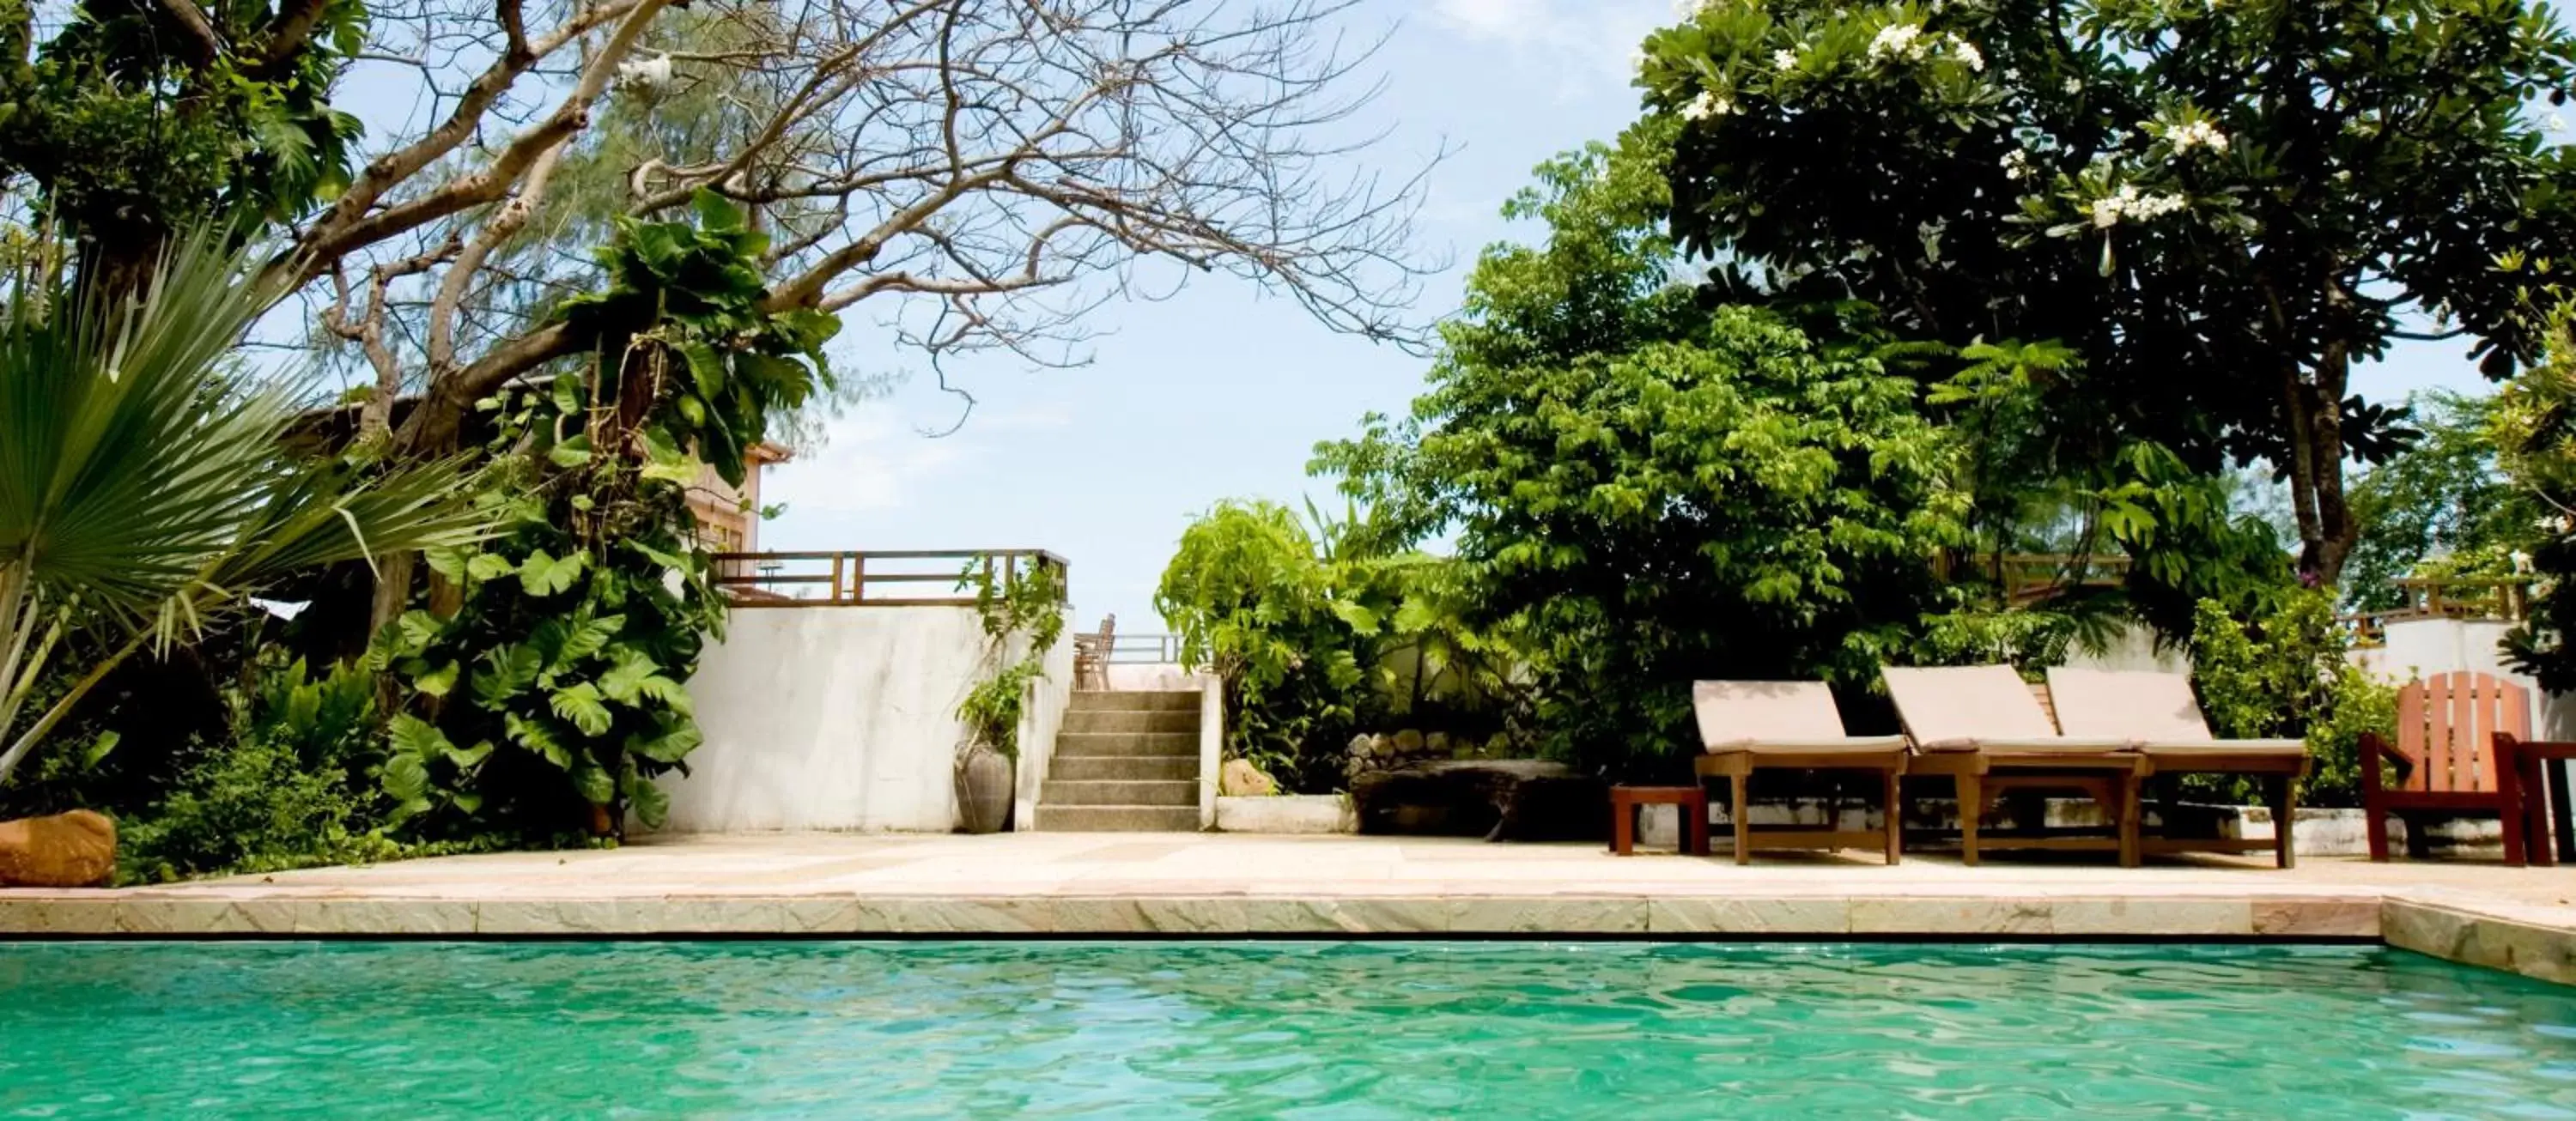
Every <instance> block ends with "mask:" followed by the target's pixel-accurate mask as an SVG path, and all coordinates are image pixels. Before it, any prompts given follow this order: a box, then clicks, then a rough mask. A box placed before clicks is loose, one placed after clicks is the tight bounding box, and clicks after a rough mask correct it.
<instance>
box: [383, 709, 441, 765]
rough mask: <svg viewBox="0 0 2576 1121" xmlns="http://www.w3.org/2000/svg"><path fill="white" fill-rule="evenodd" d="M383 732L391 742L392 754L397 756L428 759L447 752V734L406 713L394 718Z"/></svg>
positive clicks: (435, 726)
mask: <svg viewBox="0 0 2576 1121" xmlns="http://www.w3.org/2000/svg"><path fill="white" fill-rule="evenodd" d="M385 731H386V733H387V736H388V738H390V739H391V740H392V741H393V747H394V752H395V754H396V755H398V756H411V757H413V758H416V759H430V758H435V757H436V756H438V755H439V754H440V753H441V752H444V751H446V750H448V743H447V733H445V732H442V731H439V730H438V726H437V725H434V724H431V723H430V722H429V721H426V720H423V719H421V718H420V717H417V716H414V715H412V714H410V713H408V712H406V713H403V714H402V715H400V716H396V717H394V719H393V723H391V724H390V725H387V726H386V729H385Z"/></svg>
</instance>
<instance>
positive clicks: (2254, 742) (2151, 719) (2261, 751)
mask: <svg viewBox="0 0 2576 1121" xmlns="http://www.w3.org/2000/svg"><path fill="white" fill-rule="evenodd" d="M2048 693H2049V698H2050V700H2051V702H2052V703H2053V707H2054V708H2056V710H2057V726H2058V728H2059V729H2060V730H2061V731H2063V732H2064V733H2065V734H2067V735H2069V736H2076V737H2081V738H2085V739H2124V740H2126V741H2128V743H2129V745H2130V747H2131V748H2132V749H2134V750H2135V751H2137V753H2138V754H2139V755H2140V756H2143V757H2144V758H2145V760H2146V766H2145V769H2144V770H2142V771H2140V772H2139V775H2138V779H2139V782H2140V783H2141V784H2143V783H2146V782H2148V781H2151V780H2153V779H2154V778H2155V777H2157V776H2159V775H2186V774H2223V775H2248V776H2251V777H2254V778H2257V779H2260V780H2261V781H2262V783H2263V797H2264V803H2265V804H2266V805H2268V806H2269V807H2271V810H2272V836H2271V838H2270V839H2268V840H2267V839H2264V838H2260V837H2253V838H2245V837H2213V838H2189V837H2175V836H2172V835H2171V832H2172V829H2173V821H2172V815H2170V814H2168V815H2167V816H2166V821H2165V830H2166V834H2167V835H2165V836H2160V837H2147V838H2144V839H2143V840H2141V841H2140V848H2141V850H2142V851H2145V852H2260V851H2262V850H2264V849H2270V850H2272V860H2273V863H2274V864H2276V865H2278V866H2280V867H2283V868H2288V867H2292V866H2293V865H2295V864H2296V863H2297V862H2298V857H2297V854H2296V853H2295V852H2294V851H2292V850H2293V847H2294V842H2293V840H2292V836H2291V834H2292V832H2293V829H2292V827H2293V824H2294V822H2295V820H2296V818H2297V815H2298V810H2299V806H2298V783H2299V780H2300V779H2302V778H2306V777H2307V774H2308V767H2309V761H2308V745H2307V743H2306V742H2305V741H2303V740H2293V739H2238V740H2222V739H2219V738H2217V737H2215V736H2212V735H2210V734H2209V724H2208V723H2207V722H2206V721H2204V720H2202V719H2201V715H2200V702H2199V701H2198V700H2197V699H2195V698H2194V697H2193V696H2192V692H2191V679H2190V678H2188V677H2186V676H2184V675H2182V674H2179V673H2158V672H2155V671H2152V670H2094V669H2069V668H2066V667H2059V668H2056V669H2052V670H2049V671H2048ZM2132 812H2134V810H2133V811H2132Z"/></svg>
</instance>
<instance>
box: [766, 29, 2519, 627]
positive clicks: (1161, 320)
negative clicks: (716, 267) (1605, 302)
mask: <svg viewBox="0 0 2576 1121" xmlns="http://www.w3.org/2000/svg"><path fill="white" fill-rule="evenodd" d="M1670 16H1671V4H1670V3H1669V2H1668V0H1374V2H1372V3H1369V4H1366V5H1364V6H1363V7H1362V8H1361V9H1359V10H1358V11H1357V12H1355V13H1354V16H1353V19H1352V21H1351V22H1352V24H1353V30H1354V31H1355V32H1357V33H1359V34H1363V35H1365V34H1374V33H1385V34H1387V35H1388V36H1389V38H1388V40H1387V43H1386V46H1385V48H1384V50H1383V51H1382V52H1381V53H1380V54H1379V55H1378V57H1377V58H1376V60H1375V69H1376V70H1378V71H1379V72H1380V73H1381V74H1382V75H1383V77H1384V78H1385V81H1386V83H1387V84H1386V90H1385V93H1384V94H1383V96H1381V97H1380V98H1379V99H1378V100H1377V101H1376V102H1375V103H1374V104H1373V105H1372V106H1371V107H1370V108H1369V109H1368V110H1367V111H1366V115H1367V117H1368V118H1369V119H1368V121H1366V122H1364V123H1369V124H1373V125H1374V126H1376V127H1380V128H1384V129H1386V130H1388V132H1389V135H1388V137H1387V139H1386V140H1385V141H1384V142H1383V143H1382V144H1381V145H1380V147H1379V148H1378V149H1377V150H1376V151H1375V152H1374V153H1373V154H1372V156H1371V160H1372V162H1373V163H1377V164H1380V165H1382V166H1384V167H1386V168H1387V169H1388V170H1389V171H1390V172H1403V171H1409V170H1411V169H1414V168H1417V167H1419V166H1420V165H1421V164H1422V163H1423V162H1424V161H1425V160H1426V159H1428V158H1429V157H1430V156H1431V155H1432V154H1433V153H1435V152H1438V151H1440V150H1441V149H1442V148H1443V146H1444V145H1445V146H1446V147H1448V148H1449V149H1451V150H1452V154H1451V156H1450V157H1449V158H1448V159H1447V160H1446V161H1444V162H1443V163H1441V164H1440V166H1438V167H1437V168H1436V169H1434V170H1433V172H1432V174H1431V177H1430V180H1429V192H1428V196H1427V202H1426V205H1425V207H1424V210H1423V213H1422V215H1421V217H1420V220H1419V222H1418V224H1417V236H1418V237H1419V238H1420V240H1421V243H1422V245H1423V248H1424V249H1426V250H1427V251H1429V252H1431V253H1433V254H1439V253H1441V252H1443V251H1445V252H1446V253H1447V255H1448V256H1449V257H1450V258H1451V259H1453V260H1454V261H1455V262H1456V263H1455V265H1454V266H1453V267H1452V268H1450V269H1449V271H1448V272H1446V273H1444V274H1442V275H1439V276H1436V277H1433V278H1431V280H1430V281H1429V283H1427V284H1426V285H1425V287H1424V291H1423V296H1422V303H1421V305H1420V307H1419V309H1418V314H1419V317H1420V318H1422V319H1425V320H1428V319H1432V318H1436V317H1438V316H1440V315H1442V314H1444V313H1446V312H1447V311H1448V310H1449V309H1451V308H1454V307H1455V306H1456V304H1457V301H1458V294H1459V285H1460V282H1461V279H1462V277H1463V275H1464V272H1465V268H1466V265H1467V263H1468V262H1469V261H1471V260H1472V259H1473V257H1474V254H1475V252H1476V250H1477V249H1478V248H1480V247H1481V246H1484V245H1486V244H1489V243H1491V242H1494V241H1497V240H1503V239H1506V238H1512V239H1525V238H1529V237H1531V236H1533V235H1534V231H1532V230H1529V229H1527V228H1520V229H1515V228H1514V227H1512V226H1510V225H1509V224H1507V223H1504V222H1503V221H1502V220H1501V218H1500V217H1499V216H1498V214H1497V211H1498V210H1499V208H1500V207H1501V205H1502V203H1503V201H1504V199H1506V198H1508V197H1509V196H1510V195H1511V194H1512V192H1514V191H1516V190H1518V189H1520V188H1521V187H1522V186H1523V185H1525V184H1526V183H1527V182H1528V181H1529V171H1530V169H1531V168H1532V167H1534V166H1536V165H1537V164H1538V163H1539V162H1540V161H1542V160H1545V159H1546V158H1548V157H1549V156H1551V155H1553V154H1555V153H1557V152H1559V151H1562V150H1565V149H1567V148H1571V147H1574V146H1577V145H1580V144H1582V143H1583V142H1585V141H1587V140H1593V139H1607V138H1609V137H1611V136H1613V135H1615V134H1616V133H1617V132H1618V130H1619V129H1620V128H1621V127H1623V126H1624V125H1625V124H1627V123H1628V122H1629V121H1630V120H1632V119H1633V118H1634V117H1635V115H1636V112H1637V94H1636V91H1635V90H1633V89H1631V88H1630V87H1629V85H1628V75H1629V65H1630V64H1629V61H1628V60H1629V55H1630V52H1631V50H1632V49H1633V48H1634V47H1635V45H1636V43H1637V42H1638V41H1639V40H1640V39H1642V38H1643V37H1644V35H1645V33H1646V32H1647V31H1648V30H1650V29H1652V28H1653V27H1655V26H1657V25H1658V24H1660V23H1662V22H1663V21H1665V20H1667V19H1669V18H1670ZM1089 326H1090V327H1091V328H1093V329H1095V330H1099V331H1102V332H1105V333H1104V334H1103V335H1102V336H1101V337H1099V338H1097V339H1095V340H1093V342H1092V343H1091V344H1090V345H1089V346H1088V350H1089V353H1090V356H1091V359H1092V361H1091V363H1090V364H1089V365H1087V366H1083V367H1079V368H1074V369H1035V370H1033V369H1028V368H1026V367H1025V366H1024V365H1016V364H1012V363H1005V362H990V361H988V362H983V363H980V364H976V365H972V366H966V367H961V368H956V369H952V371H951V381H952V382H954V383H956V384H959V385H961V386H962V387H964V388H965V389H967V390H968V391H970V392H972V393H973V394H974V395H975V396H976V397H977V398H978V400H979V404H978V405H977V406H976V408H975V410H974V412H973V414H972V415H971V416H970V417H969V418H968V419H967V420H966V423H965V424H964V426H963V427H962V428H959V429H958V430H957V431H956V432H955V433H954V434H951V435H947V436H937V437H934V436H930V435H927V434H925V433H926V432H929V431H937V430H942V429H946V428H948V427H949V426H951V425H952V424H954V423H955V422H956V419H957V416H958V409H959V407H960V402H959V401H958V400H957V399H956V398H954V397H951V396H949V395H947V394H944V393H942V392H941V391H940V389H939V387H938V385H937V384H936V380H935V379H934V378H932V377H931V376H930V375H929V373H928V372H927V370H926V369H918V368H916V369H915V371H914V373H913V375H912V376H911V377H910V378H909V379H908V380H906V381H904V382H902V383H901V384H899V385H897V386H896V387H895V388H894V389H893V390H892V391H891V392H890V393H889V394H887V395H886V396H884V397H883V398H881V399H878V400H874V401H870V402H867V403H864V404H862V405H859V406H857V407H856V408H854V409H852V410H850V411H849V412H847V413H846V414H844V415H843V416H842V417H840V418H839V419H837V420H835V421H834V422H832V423H831V424H830V425H829V426H828V430H827V431H828V434H827V437H826V439H825V442H824V444H823V446H822V447H820V448H819V449H815V450H812V451H810V452H808V453H807V454H805V455H803V456H802V457H800V458H799V460H798V461H796V462H794V463H790V464H786V465H784V466H781V467H777V468H773V469H772V471H771V474H770V476H769V479H768V482H767V484H766V490H765V493H764V495H763V497H764V499H765V500H767V501H770V502H784V503H785V504H786V510H785V512H784V513H783V515H782V516H781V517H779V518H778V519H777V520H775V521H772V522H770V523H768V524H767V525H766V526H764V527H763V528H762V530H761V545H762V547H763V548H766V549H967V548H994V547H1038V548H1046V549H1051V550H1054V551H1055V552H1057V553H1060V554H1063V555H1064V556H1066V557H1068V558H1069V559H1070V560H1071V562H1072V598H1073V602H1074V607H1075V608H1076V610H1077V611H1078V612H1079V616H1080V620H1081V622H1082V625H1083V626H1084V627H1086V628H1088V627H1089V626H1090V624H1091V623H1093V622H1095V621H1097V619H1098V618H1099V617H1100V616H1101V615H1102V614H1104V613H1107V612H1115V613H1116V614H1117V615H1118V617H1119V620H1120V625H1121V629H1122V630H1125V631H1129V632H1142V631H1149V630H1160V629H1162V626H1163V624H1162V622H1161V620H1160V619H1159V618H1158V617H1157V616H1156V615H1155V613H1154V611H1153V608H1152V601H1153V592H1154V584H1155V581H1156V580H1157V579H1158V578H1159V577H1160V575H1161V573H1162V568H1163V565H1164V563H1165V562H1166V561H1167V560H1169V559H1170V556H1171V552H1172V548H1173V545H1174V543H1175V542H1176V541H1177V540H1178V538H1179V536H1180V533H1181V530H1182V529H1183V528H1184V527H1185V526H1186V525H1187V524H1188V523H1189V520H1190V518H1191V517H1192V515H1194V514H1195V513H1197V512H1199V511H1202V510H1204V509H1206V508H1207V507H1208V506H1209V505H1210V504H1212V503H1214V502H1216V501H1217V500H1219V499H1223V498H1229V497H1260V498H1270V499H1275V500H1278V501H1282V502H1286V503H1288V504H1289V505H1291V506H1295V505H1296V504H1297V501H1298V498H1299V496H1300V495H1303V494H1309V493H1311V494H1313V495H1315V496H1316V497H1317V499H1318V500H1319V501H1320V500H1322V499H1324V498H1326V497H1328V496H1329V495H1328V491H1329V488H1328V487H1327V486H1324V485H1322V484H1319V483H1318V482H1317V481H1315V480H1310V479H1308V478H1307V477H1306V474H1305V464H1306V460H1307V457H1308V454H1309V452H1310V451H1311V449H1312V448H1313V446H1314V444H1315V442H1316V441H1318V440H1322V439H1329V438H1334V437H1339V436H1343V435H1347V434H1349V433H1350V432H1352V431H1353V430H1354V428H1355V424H1356V422H1357V420H1358V419H1359V417H1360V416H1361V415H1362V414H1363V413H1366V412H1369V411H1371V410H1376V411H1380V412H1389V413H1398V412H1401V411H1403V409H1404V408H1405V406H1406V405H1407V403H1409V402H1410V401H1411V400H1412V398H1413V396H1414V394H1415V392H1416V391H1417V389H1418V388H1419V387H1420V385H1421V382H1422V375H1423V372H1424V370H1425V368H1426V365H1427V364H1426V363H1425V362H1424V361H1423V360H1422V359H1419V358H1416V357H1413V356H1410V355H1407V354H1405V353H1403V352H1402V351H1400V350H1397V349H1395V348H1393V347H1382V346H1375V345H1372V344H1369V343H1367V342H1363V341H1361V340H1358V339H1355V338H1351V337H1347V336H1343V335H1337V334H1335V333H1334V332H1332V331H1330V330H1327V329H1325V328H1324V327H1322V326H1321V325H1319V324H1317V323H1315V322H1314V321H1313V320H1311V319H1310V318H1309V317H1308V316H1307V315H1306V313H1305V312H1304V311H1302V310H1301V309H1299V308H1298V307H1297V306H1296V305H1295V304H1293V303H1291V302H1288V301H1286V300H1284V299H1280V298H1277V297H1269V296H1265V295H1263V294H1262V293H1261V292H1259V291H1258V290H1257V289H1256V288H1254V287H1253V286H1251V285H1248V284H1244V283H1237V282H1228V281H1224V280H1209V281H1204V282H1201V283H1197V284H1195V285H1193V286H1191V287H1189V288H1187V289H1185V290H1184V291H1182V292H1181V294H1180V295H1178V296H1176V297H1174V298H1172V299H1169V300H1165V301H1161V302H1154V303H1133V304H1121V305H1112V306H1109V307H1106V308H1103V309H1101V311H1100V312H1099V314H1098V315H1097V316H1096V318H1095V319H1094V320H1093V321H1092V322H1091V323H1090V324H1089ZM2465 351H2466V347H2465V344H2442V345H2438V346H2436V345H2418V346H2414V347H2411V348H2409V349H2407V350H2404V351H2402V352H2399V353H2397V354H2396V355H2394V356H2392V358H2391V360H2390V361H2389V362H2388V363H2385V364H2383V365H2380V366H2377V367H2371V368H2365V369H2363V370H2361V371H2358V372H2357V374H2356V377H2355V379H2354V388H2355V389H2356V390H2357V391H2359V392H2362V393H2364V394H2367V395H2370V396H2373V397H2397V396H2402V395H2403V394H2404V393H2406V392H2407V391H2409V390H2412V389H2415V388H2419V387H2423V386H2443V387H2447V388H2453V389H2464V390H2465V389H2474V388H2478V387H2480V386H2482V385H2483V383H2482V382H2481V381H2480V380H2479V379H2478V378H2477V376H2476V375H2475V373H2474V372H2473V371H2472V370H2471V369H2470V367H2469V365H2468V363H2467V361H2466V359H2465V357H2464V355H2465ZM907 362H910V363H911V364H912V365H914V366H916V367H917V366H918V362H917V360H912V359H907V358H906V357H905V356H902V355H851V356H849V359H848V361H845V363H844V364H845V365H855V366H857V367H859V368H862V369H885V368H888V366H889V365H891V367H893V368H896V369H901V368H902V367H904V366H905V365H906V364H907ZM1335 505H1336V506H1337V505H1338V503H1336V504H1335Z"/></svg>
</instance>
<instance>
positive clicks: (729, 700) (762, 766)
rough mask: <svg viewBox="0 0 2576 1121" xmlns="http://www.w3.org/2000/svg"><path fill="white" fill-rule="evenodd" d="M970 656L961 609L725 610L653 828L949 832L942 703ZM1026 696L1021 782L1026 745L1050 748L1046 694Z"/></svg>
mask: <svg viewBox="0 0 2576 1121" xmlns="http://www.w3.org/2000/svg"><path fill="white" fill-rule="evenodd" d="M983 652H984V634H983V631H982V628H981V626H980V624H979V621H978V620H977V618H976V615H975V611H974V609H973V608H971V607H790V608H763V609H743V610H737V611H735V612H733V615H732V618H731V619H730V620H729V621H728V622H727V623H726V628H725V638H724V641H722V642H720V643H716V644H713V645H711V646H710V647H709V648H708V650H707V652H706V656H705V657H704V659H702V660H701V662H700V664H699V667H698V673H697V676H695V677H693V678H691V679H690V681H689V697H690V700H691V701H692V702H693V703H694V704H695V705H696V707H697V715H698V726H699V727H700V728H701V729H702V730H703V731H704V732H705V735H706V743H705V744H704V745H703V746H701V747H699V748H698V750H697V751H695V752H693V753H691V755H690V756H689V767H690V770H691V772H692V773H691V774H690V776H689V777H687V778H684V779H682V778H675V779H670V780H665V783H664V785H665V787H666V788H667V789H668V790H669V791H670V794H671V814H670V819H669V821H668V822H667V823H666V824H665V826H664V829H665V830H666V831H669V832H679V833H713V832H738V831H757V830H792V829H828V830H857V831H871V832H874V831H930V832H946V831H948V830H950V829H954V828H956V825H957V810H956V796H955V787H954V785H953V783H954V779H953V778H952V764H953V762H954V760H955V758H956V751H957V745H958V743H959V742H960V741H961V740H963V739H964V738H965V735H966V733H965V728H964V726H963V725H962V724H960V723H959V722H958V720H957V705H958V703H959V702H960V701H963V700H964V699H965V697H966V693H967V691H968V690H970V689H972V688H974V686H975V683H976V682H977V681H978V680H980V679H981V676H982V674H983V673H984V672H985V667H984V662H983ZM1071 658H1072V655H1071V653H1070V646H1069V645H1067V646H1066V647H1065V649H1064V650H1061V651H1053V652H1050V657H1049V659H1048V663H1049V672H1050V674H1051V675H1060V677H1059V678H1058V679H1059V680H1063V681H1069V680H1070V678H1071ZM1059 663H1061V665H1059ZM1033 693H1034V695H1033V700H1032V711H1031V715H1030V718H1029V719H1028V720H1026V721H1024V722H1023V724H1022V728H1021V731H1022V735H1021V739H1022V742H1023V771H1022V775H1023V781H1026V778H1027V775H1028V774H1029V771H1028V769H1027V768H1028V760H1027V758H1026V756H1027V755H1028V753H1029V752H1030V751H1032V750H1034V751H1039V752H1051V751H1052V749H1053V728H1054V722H1055V720H1056V719H1057V718H1058V717H1059V716H1060V714H1061V711H1062V709H1063V707H1064V703H1065V702H1064V691H1063V689H1062V688H1049V687H1047V686H1041V687H1039V688H1038V689H1036V690H1034V691H1033ZM1036 774H1037V775H1038V776H1039V777H1043V775H1044V768H1043V766H1040V767H1038V768H1037V770H1036ZM1023 793H1029V792H1025V791H1024V792H1023Z"/></svg>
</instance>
